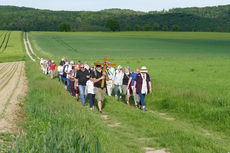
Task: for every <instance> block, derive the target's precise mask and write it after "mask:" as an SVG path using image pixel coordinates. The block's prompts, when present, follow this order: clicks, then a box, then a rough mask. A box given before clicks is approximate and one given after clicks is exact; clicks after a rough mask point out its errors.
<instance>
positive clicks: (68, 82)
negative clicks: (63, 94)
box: [67, 78, 71, 93]
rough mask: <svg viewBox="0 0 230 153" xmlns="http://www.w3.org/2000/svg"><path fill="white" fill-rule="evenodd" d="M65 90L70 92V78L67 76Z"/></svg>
mask: <svg viewBox="0 0 230 153" xmlns="http://www.w3.org/2000/svg"><path fill="white" fill-rule="evenodd" d="M67 90H68V91H69V93H71V87H70V79H69V78H67Z"/></svg>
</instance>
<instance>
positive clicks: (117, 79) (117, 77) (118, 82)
mask: <svg viewBox="0 0 230 153" xmlns="http://www.w3.org/2000/svg"><path fill="white" fill-rule="evenodd" d="M122 76H123V72H122V71H120V72H118V70H116V72H115V75H114V79H113V80H114V84H115V85H122V80H121V79H122Z"/></svg>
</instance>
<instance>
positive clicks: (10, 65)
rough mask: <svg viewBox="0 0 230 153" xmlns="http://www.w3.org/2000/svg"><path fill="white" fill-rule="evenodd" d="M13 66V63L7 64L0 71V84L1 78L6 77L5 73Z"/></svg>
mask: <svg viewBox="0 0 230 153" xmlns="http://www.w3.org/2000/svg"><path fill="white" fill-rule="evenodd" d="M14 66H15V65H14V64H7V65H6V66H5V68H4V69H3V70H2V71H0V85H1V83H2V80H3V79H4V78H5V77H7V74H9V73H10V71H11V70H12V69H13V67H14Z"/></svg>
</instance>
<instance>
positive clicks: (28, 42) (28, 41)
mask: <svg viewBox="0 0 230 153" xmlns="http://www.w3.org/2000/svg"><path fill="white" fill-rule="evenodd" d="M26 35H27V44H28V46H29V49H30V51H31V53H32V54H33V55H34V56H36V57H37V59H39V60H40V57H38V56H37V54H35V52H34V50H33V48H32V46H31V43H30V40H29V33H28V32H27V33H26Z"/></svg>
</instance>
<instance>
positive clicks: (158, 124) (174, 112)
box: [11, 32, 230, 153]
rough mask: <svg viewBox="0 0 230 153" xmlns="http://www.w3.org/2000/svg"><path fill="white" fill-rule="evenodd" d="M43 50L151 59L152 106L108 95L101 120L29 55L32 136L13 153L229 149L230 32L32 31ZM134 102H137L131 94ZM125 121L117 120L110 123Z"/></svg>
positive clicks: (129, 60) (133, 61) (92, 57)
mask: <svg viewBox="0 0 230 153" xmlns="http://www.w3.org/2000/svg"><path fill="white" fill-rule="evenodd" d="M29 38H30V41H31V42H32V46H33V48H34V50H35V52H36V54H38V55H39V56H40V57H43V58H46V57H49V58H51V59H54V60H55V61H56V62H57V63H59V61H60V59H61V58H62V57H64V56H65V57H67V58H68V59H69V60H71V59H73V60H74V61H75V62H76V61H77V60H81V61H83V62H84V61H87V62H88V64H91V63H93V62H95V61H103V59H104V56H108V57H109V61H110V62H114V63H117V64H120V65H122V66H126V65H129V66H130V68H131V70H132V71H133V70H134V67H135V66H142V65H145V66H147V68H148V69H149V74H150V76H151V79H152V85H153V93H151V94H149V95H147V97H146V103H147V104H146V105H147V109H148V111H147V112H143V111H140V110H137V109H135V108H134V107H131V106H127V105H125V104H124V103H122V102H118V101H115V100H114V98H113V97H112V98H109V97H106V101H105V104H104V111H103V115H108V116H107V117H108V119H103V118H102V116H101V115H100V114H98V112H97V111H96V110H94V111H89V108H88V106H86V107H82V106H81V105H80V103H78V102H76V100H75V99H74V98H72V97H71V96H69V95H68V94H67V92H66V91H65V90H64V88H63V87H62V86H60V85H58V81H57V80H52V81H50V78H49V77H48V76H44V75H43V74H42V72H41V71H40V68H39V64H38V63H33V62H31V61H29V59H26V60H27V64H26V72H27V77H28V81H29V91H28V94H27V97H26V101H25V104H24V106H23V108H24V110H25V112H24V113H25V114H24V115H25V116H26V122H25V124H23V130H25V131H26V136H23V135H21V136H18V137H16V138H15V139H14V140H16V141H15V142H14V145H13V148H12V150H11V151H12V152H76V151H77V152H109V153H110V152H111V153H117V152H121V153H123V152H124V153H127V152H132V153H140V152H143V153H144V152H146V150H145V149H144V148H145V147H151V148H156V149H162V148H166V150H167V151H169V152H172V153H173V152H174V153H185V152H187V153H205V152H207V153H224V152H226V153H227V152H229V151H230V146H229V144H230V138H229V136H230V130H229V125H230V102H229V100H230V96H229V91H230V87H229V84H230V81H229V78H230V70H229V64H230V61H229V59H230V52H229V48H230V34H228V33H198V32H196V33H195V32H194V33H193V32H114V33H113V32H75V33H62V32H59V33H57V32H30V35H29ZM131 104H133V101H132V100H131ZM115 123H119V126H115V127H111V126H108V125H113V124H115Z"/></svg>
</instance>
